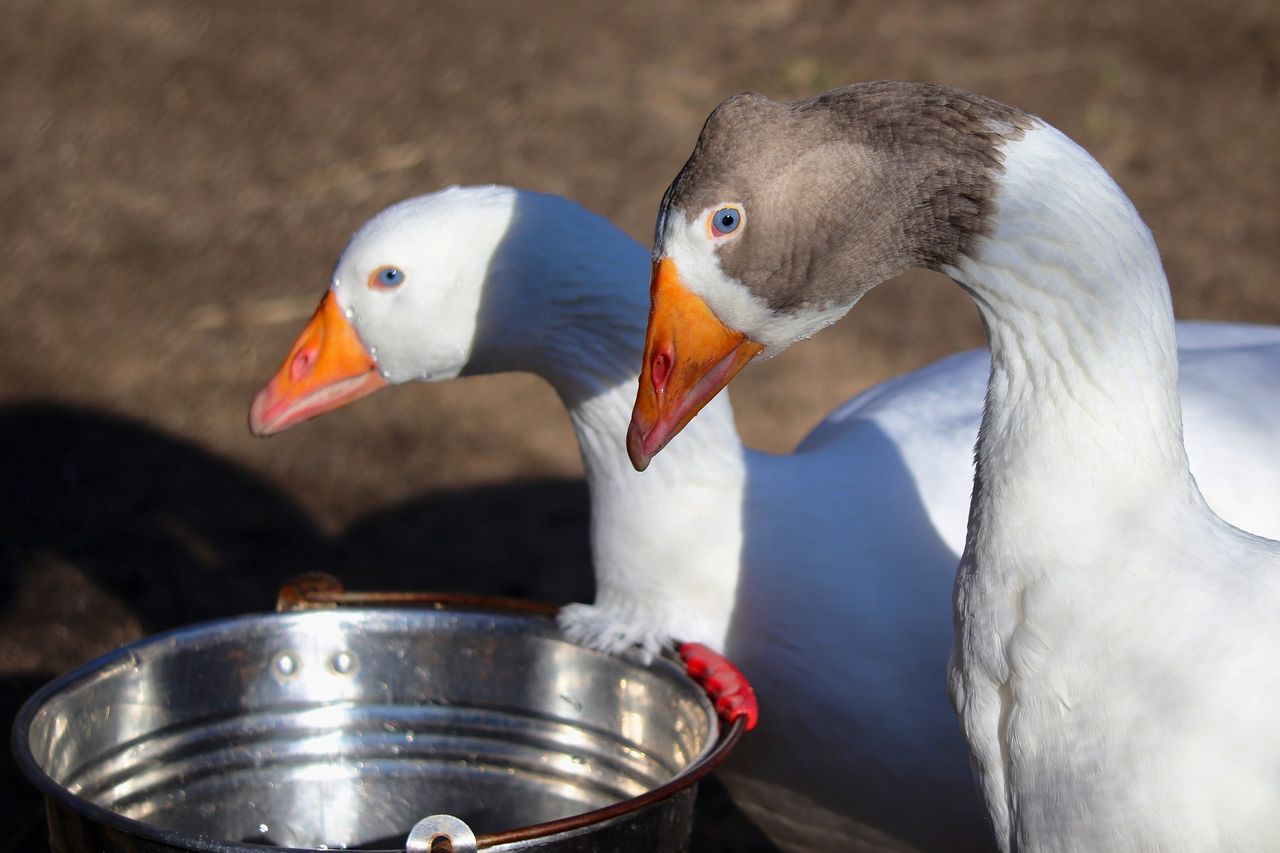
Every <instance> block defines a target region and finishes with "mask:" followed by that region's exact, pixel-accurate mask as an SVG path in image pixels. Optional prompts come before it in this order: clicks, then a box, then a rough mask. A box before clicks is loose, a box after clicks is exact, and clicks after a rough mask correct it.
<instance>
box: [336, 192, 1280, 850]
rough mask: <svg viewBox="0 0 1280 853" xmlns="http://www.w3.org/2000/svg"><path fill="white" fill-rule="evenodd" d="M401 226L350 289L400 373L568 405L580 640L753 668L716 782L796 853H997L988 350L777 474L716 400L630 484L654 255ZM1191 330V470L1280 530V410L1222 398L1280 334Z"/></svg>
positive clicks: (371, 232) (362, 249) (391, 224)
mask: <svg viewBox="0 0 1280 853" xmlns="http://www.w3.org/2000/svg"><path fill="white" fill-rule="evenodd" d="M392 211H399V213H394V212H393V213H386V214H383V215H381V216H380V217H378V218H375V219H374V220H373V221H372V222H371V223H370V224H369V225H368V226H366V227H365V228H364V229H363V230H362V231H361V232H360V234H359V235H357V237H356V238H355V239H354V240H353V242H352V243H351V245H350V246H349V247H348V249H347V251H346V253H345V254H344V255H343V257H342V259H341V261H340V262H339V265H338V270H337V273H336V275H337V277H338V279H339V280H341V281H342V282H343V284H342V286H341V287H340V288H339V294H340V298H341V299H342V300H343V301H344V303H343V304H344V305H348V306H351V307H352V308H353V311H354V322H355V324H356V328H357V330H358V332H359V334H360V336H361V338H362V339H363V340H364V341H365V342H366V344H370V345H373V344H376V346H377V349H378V353H379V359H384V358H385V359H387V361H388V363H394V364H395V365H397V367H396V369H395V370H394V371H393V373H392V376H393V379H397V380H398V379H401V378H411V377H414V376H429V377H432V376H445V375H450V374H451V373H457V372H459V371H462V372H467V373H478V372H494V371H502V370H526V371H532V372H535V373H537V374H538V375H541V376H542V377H544V378H545V379H546V380H547V381H548V382H550V383H551V384H552V385H553V386H554V387H555V388H556V390H557V392H558V393H559V395H560V397H561V398H562V399H563V401H564V403H565V405H566V407H567V408H568V409H569V412H570V416H571V419H572V423H573V427H574V430H575V432H576V434H577V438H578V441H579V444H580V447H581V450H582V455H583V460H584V463H585V467H586V473H587V479H588V483H589V486H590V492H591V512H592V519H591V536H592V549H593V555H594V562H595V566H594V568H595V574H596V579H597V585H598V589H599V594H598V597H597V600H596V602H595V603H594V604H592V605H573V606H570V607H568V608H565V610H564V611H563V615H562V620H561V621H562V625H563V626H564V629H565V630H566V632H567V633H568V634H569V635H570V636H572V637H575V638H576V639H578V640H580V641H582V642H585V643H587V644H588V645H591V646H594V647H596V648H602V649H606V650H610V651H620V650H625V649H628V648H630V647H632V646H636V647H638V648H639V649H640V650H642V651H643V652H652V651H654V650H656V649H658V648H659V647H661V646H662V645H663V644H665V643H667V642H668V641H670V640H671V639H679V640H698V641H701V642H704V643H707V644H708V645H711V646H712V647H714V648H717V649H719V650H722V651H724V652H726V653H727V654H728V656H729V657H730V658H731V659H733V660H734V661H735V662H736V663H738V664H739V665H740V666H741V667H742V669H743V670H744V671H745V672H746V673H747V675H748V676H749V678H750V679H751V681H752V683H753V684H754V686H755V688H756V690H757V692H758V695H759V698H760V703H761V721H760V725H759V727H758V728H757V729H756V730H755V731H753V732H752V733H751V734H750V736H749V737H747V738H746V739H744V741H743V743H742V745H741V747H740V748H739V750H738V752H737V754H736V755H735V756H734V758H733V759H732V760H731V762H730V763H729V764H728V766H726V767H725V768H724V769H723V771H722V775H723V778H724V779H725V782H726V784H727V785H728V787H729V790H730V792H731V793H732V794H733V796H734V798H735V800H736V801H737V802H738V804H739V805H740V806H741V807H742V808H743V809H744V810H745V811H746V813H747V814H748V815H749V816H750V817H751V818H752V819H753V820H755V821H756V822H757V823H759V824H760V826H762V827H763V828H764V829H765V831H766V832H767V833H768V834H769V835H770V837H771V838H772V839H773V840H774V841H775V842H776V843H777V844H778V845H779V846H780V847H781V848H782V849H784V850H787V851H824V853H826V851H837V850H850V849H879V850H956V851H959V850H975V849H986V848H988V847H990V846H991V844H992V841H991V834H990V829H989V826H988V823H987V820H986V817H985V814H984V810H983V808H982V805H981V800H980V798H979V796H978V793H977V791H976V789H975V787H974V785H973V783H972V777H971V772H970V768H969V761H968V755H967V752H966V749H965V745H964V740H963V738H962V737H961V733H960V728H959V726H958V724H957V722H956V719H955V715H954V712H953V711H952V709H951V706H950V703H949V702H948V699H947V695H946V661H947V654H948V649H949V647H950V645H951V642H952V629H951V620H950V610H951V593H952V582H953V577H954V570H955V565H956V560H957V558H958V554H959V550H960V547H961V545H962V543H963V541H964V530H965V522H966V506H967V504H968V497H969V493H970V490H971V486H972V481H973V467H972V464H971V455H972V448H973V444H974V440H975V436H976V435H977V432H978V421H979V414H980V411H981V406H982V396H983V386H984V381H985V379H986V376H987V372H988V359H987V355H986V353H985V351H984V352H972V353H965V354H962V355H958V356H955V357H953V358H951V359H948V360H946V361H943V362H939V363H937V364H935V365H932V366H930V367H928V368H925V369H924V370H922V371H919V372H917V373H915V374H912V375H910V376H906V377H902V378H899V379H897V380H894V381H893V382H890V383H886V384H885V385H882V386H880V387H878V388H876V389H873V390H872V391H870V392H867V393H866V394H863V395H861V396H859V397H858V398H856V399H854V400H852V401H850V402H849V403H847V404H845V405H844V406H843V407H841V408H840V409H839V410H837V411H836V412H834V413H833V414H832V415H831V416H830V417H828V418H827V419H826V420H825V421H824V422H823V423H822V424H820V425H819V426H818V427H817V428H816V429H815V430H814V431H813V432H812V433H811V434H810V436H809V437H808V438H807V439H805V441H804V442H803V443H802V444H801V446H800V447H799V449H798V450H797V451H796V452H795V453H794V454H790V455H785V456H773V455H768V454H763V453H757V452H755V451H752V450H749V449H746V448H744V447H743V446H742V443H741V441H740V440H739V437H738V434H737V431H736V429H735V427H734V424H733V418H732V412H731V410H730V407H729V402H728V398H727V395H725V394H721V395H720V396H719V397H718V398H716V399H715V400H713V401H712V402H711V403H710V404H709V405H708V406H707V408H706V409H704V410H703V412H702V413H701V414H700V415H699V416H698V417H697V418H695V419H694V420H693V421H692V422H691V423H690V424H689V426H688V427H687V428H686V429H685V430H684V432H683V433H681V434H680V435H679V436H678V437H677V438H676V439H675V440H674V441H672V443H671V444H670V446H669V447H667V448H666V450H664V451H663V453H662V454H660V455H659V456H658V457H656V458H655V459H654V461H653V465H652V466H651V467H650V469H649V470H648V471H647V472H646V473H644V474H637V473H635V472H634V470H632V468H631V465H630V463H629V461H628V459H627V455H626V451H625V448H624V445H623V436H624V433H625V430H626V425H627V422H628V419H629V416H630V409H631V404H632V401H633V399H634V396H635V387H636V385H635V383H636V379H635V375H636V369H637V366H638V365H639V363H640V357H641V352H642V348H643V343H644V323H645V318H646V316H647V308H648V276H649V258H648V254H647V252H646V251H645V250H644V249H643V248H642V247H641V246H639V245H637V244H636V243H634V242H633V241H632V240H630V239H629V238H627V237H626V236H625V235H624V234H622V233H621V232H620V231H618V230H617V229H616V228H614V227H613V226H612V225H610V224H609V223H608V222H607V221H605V220H603V219H601V218H599V217H597V216H594V215H593V214H590V213H588V212H587V211H585V210H583V209H582V208H580V207H578V206H577V205H575V204H573V203H571V202H568V201H565V200H564V199H560V198H556V197H552V196H545V195H539V194H535V193H527V192H519V191H515V190H510V189H505V188H472V189H454V190H449V191H445V192H442V193H437V194H435V195H433V196H429V197H427V198H426V199H423V200H419V201H415V202H409V203H407V205H405V206H401V207H398V208H393V209H392ZM406 213H407V214H409V215H402V214H406ZM384 216H385V217H388V218H387V220H386V223H387V225H388V227H387V228H386V229H384V228H383V218H382V217H384ZM384 264H396V265H398V266H400V267H401V268H402V269H403V270H404V271H405V274H406V280H405V283H404V284H403V285H402V286H401V288H400V289H399V291H398V292H397V294H396V295H395V297H394V299H395V300H396V301H395V309H394V313H393V312H392V311H391V309H384V308H382V307H378V306H377V305H376V303H377V301H378V300H381V299H383V297H384V296H386V295H387V294H385V293H382V292H378V291H371V290H365V291H357V290H353V289H348V287H347V284H346V282H348V281H354V282H363V281H365V280H367V278H368V276H369V274H370V273H371V272H372V271H373V270H375V269H377V268H378V267H379V266H382V265H384ZM454 301H456V302H457V305H456V306H455V305H451V304H448V303H451V302H454ZM392 318H394V319H392ZM384 323H386V324H388V326H387V328H386V329H384V328H382V325H383V324H384ZM393 330H394V331H393ZM1181 331H1182V332H1185V336H1184V339H1183V341H1182V343H1183V346H1184V348H1186V349H1184V356H1183V357H1184V365H1185V371H1184V378H1185V381H1186V383H1187V384H1186V385H1185V387H1184V393H1185V395H1186V399H1187V403H1188V414H1187V424H1188V434H1189V440H1190V441H1191V443H1192V453H1193V455H1192V458H1193V460H1196V459H1198V458H1200V456H1201V455H1203V456H1204V458H1206V459H1208V458H1210V457H1212V460H1213V464H1212V470H1209V469H1205V470H1201V469H1200V468H1197V472H1198V473H1199V474H1200V475H1201V476H1202V479H1203V482H1204V485H1205V490H1206V493H1207V494H1208V495H1209V497H1210V500H1211V501H1213V502H1214V503H1215V506H1217V507H1218V508H1219V510H1220V511H1222V512H1224V513H1226V514H1227V516H1228V517H1229V518H1237V519H1240V520H1242V523H1244V521H1245V520H1246V519H1247V521H1248V523H1249V524H1258V527H1257V529H1258V530H1259V531H1266V532H1269V533H1272V534H1275V533H1277V532H1280V512H1278V511H1277V510H1280V465H1276V464H1272V463H1270V462H1269V460H1266V455H1267V452H1268V450H1269V449H1270V448H1274V447H1275V446H1276V442H1277V440H1278V439H1280V404H1277V403H1276V401H1275V400H1268V399H1265V398H1261V399H1260V398H1256V397H1252V396H1249V395H1233V394H1232V393H1231V392H1230V390H1229V389H1227V388H1225V387H1224V385H1223V382H1222V375H1223V372H1224V371H1227V372H1228V375H1230V376H1232V377H1239V376H1242V375H1249V374H1250V372H1251V371H1252V372H1268V371H1269V372H1270V373H1271V374H1272V375H1274V374H1275V373H1276V372H1277V368H1280V329H1266V328H1260V327H1258V328H1249V327H1229V326H1220V325H1213V324H1206V325H1196V326H1190V327H1187V328H1185V329H1183V330H1181ZM392 347H395V348H396V349H395V351H394V352H392V351H391V349H390V348H392ZM454 353H462V354H463V362H464V363H463V364H461V365H459V364H457V362H456V360H455V358H456V357H455V356H454V355H453V354H454ZM1260 460H1266V461H1265V462H1263V463H1262V464H1260Z"/></svg>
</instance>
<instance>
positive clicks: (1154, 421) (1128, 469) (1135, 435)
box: [948, 123, 1198, 562]
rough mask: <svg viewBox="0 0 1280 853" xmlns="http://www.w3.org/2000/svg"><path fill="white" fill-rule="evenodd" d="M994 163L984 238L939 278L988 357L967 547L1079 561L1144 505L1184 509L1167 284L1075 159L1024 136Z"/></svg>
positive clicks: (1123, 212)
mask: <svg viewBox="0 0 1280 853" xmlns="http://www.w3.org/2000/svg"><path fill="white" fill-rule="evenodd" d="M1003 154H1004V174H1003V176H1002V178H1001V180H1000V189H999V192H998V195H997V197H996V205H997V214H996V218H995V227H994V229H993V231H992V232H991V233H990V234H989V235H988V236H986V237H984V238H980V240H979V241H978V244H977V246H976V247H975V250H974V251H973V252H972V253H971V254H972V257H971V258H966V259H964V260H962V261H961V262H960V263H959V264H958V265H957V267H956V268H954V269H951V270H948V272H949V273H950V274H951V275H952V277H953V278H955V279H956V280H957V281H958V282H959V283H960V284H961V285H962V286H964V287H965V288H966V289H967V290H968V291H969V292H970V294H971V295H972V297H973V299H974V301H975V302H976V303H977V306H978V309H979V311H980V313H981V315H982V318H983V320H984V322H985V324H986V327H987V332H988V335H989V337H990V342H991V354H992V363H991V377H990V380H989V383H988V387H987V401H986V408H985V411H984V413H983V420H982V430H981V433H980V436H979V441H978V450H977V476H976V481H975V486H974V499H973V505H972V510H971V519H970V531H969V539H970V546H971V547H972V546H973V544H974V541H975V539H978V540H981V539H983V538H984V537H985V538H988V539H989V538H992V537H998V538H999V539H1000V546H1001V549H1002V552H1003V553H1006V554H1008V553H1009V549H1011V548H1014V549H1016V548H1019V547H1022V548H1024V549H1026V550H1028V551H1037V552H1038V554H1037V556H1039V557H1047V556H1049V554H1048V553H1046V550H1047V551H1050V552H1052V551H1054V550H1066V549H1075V550H1076V552H1077V553H1081V554H1083V553H1085V552H1087V550H1088V543H1089V542H1090V541H1091V540H1090V538H1089V535H1090V534H1091V533H1096V532H1098V531H1097V530H1096V529H1095V525H1100V524H1107V523H1113V522H1114V520H1115V519H1117V518H1123V517H1124V515H1125V513H1126V511H1127V509H1130V508H1134V507H1140V506H1143V505H1144V504H1146V503H1148V502H1149V501H1150V500H1151V498H1152V496H1153V495H1160V496H1168V495H1169V494H1170V493H1175V494H1180V495H1182V496H1183V497H1189V496H1191V495H1195V496H1196V497H1197V498H1198V493H1196V492H1195V487H1194V483H1193V481H1192V480H1191V478H1190V474H1189V473H1188V468H1187V458H1186V451H1185V449H1184V447H1183V442H1182V418H1181V410H1180V407H1179V403H1178V391H1177V386H1178V360H1177V348H1176V343H1175V340H1174V326H1173V312H1172V307H1171V304H1170V299H1169V289H1168V284H1167V282H1166V280H1165V276H1164V271H1163V269H1162V267H1161V264H1160V258H1159V255H1158V253H1157V251H1156V247H1155V243H1154V241H1153V240H1152V238H1151V234H1150V231H1149V230H1148V229H1147V227H1146V226H1145V225H1144V224H1143V222H1142V220H1141V218H1140V217H1139V216H1138V214H1137V211H1136V210H1134V208H1133V205H1132V204H1131V203H1130V202H1129V200H1128V198H1126V197H1125V195H1124V193H1122V192H1121V191H1120V189H1119V187H1117V186H1116V184H1115V183H1114V182H1113V181H1112V180H1111V178H1110V177H1109V176H1108V175H1107V174H1106V172H1105V171H1104V170H1103V169H1102V167H1101V166H1099V165H1098V164H1097V163H1096V162H1095V161H1094V160H1093V159H1092V158H1091V157H1090V156H1089V155H1088V154H1086V153H1085V152H1084V151H1083V150H1082V149H1081V148H1080V147H1079V146H1077V145H1076V144H1075V143H1073V142H1071V140H1069V139H1068V138H1067V137H1066V136H1064V135H1063V134H1061V133H1060V132H1058V131H1057V130H1055V129H1054V128H1052V127H1050V126H1048V125H1044V124H1042V123H1037V126H1036V127H1034V128H1033V129H1031V130H1029V131H1028V132H1027V133H1026V134H1025V136H1024V137H1023V138H1022V139H1020V140H1018V141H1015V142H1010V143H1007V144H1006V145H1005V147H1004V149H1003ZM1000 518H1004V519H1015V518H1016V519H1017V520H1018V524H1019V526H1020V528H1021V529H1020V530H1013V529H1009V527H1010V526H1009V525H1005V526H1004V527H1002V526H1001V525H1000V524H999V523H998V522H997V520H998V519H1000ZM1040 523H1043V529H1041V530H1035V529H1033V528H1035V527H1037V526H1038V525H1039V524H1040ZM1027 525H1030V527H1028V526H1027ZM1042 534H1043V535H1042ZM1092 541H1103V540H1101V539H1098V540H1092ZM1017 543H1021V545H1019V544H1017ZM1061 556H1062V555H1061V554H1056V555H1055V558H1060V557H1061ZM1032 562H1037V561H1036V560H1033V561H1032ZM1046 562H1052V561H1046Z"/></svg>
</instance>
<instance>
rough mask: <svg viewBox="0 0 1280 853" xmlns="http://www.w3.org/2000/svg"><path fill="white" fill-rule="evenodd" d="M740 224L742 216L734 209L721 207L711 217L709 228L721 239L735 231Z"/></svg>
mask: <svg viewBox="0 0 1280 853" xmlns="http://www.w3.org/2000/svg"><path fill="white" fill-rule="evenodd" d="M741 222H742V214H741V213H740V212H739V211H738V209H737V208H736V207H722V208H720V209H719V210H717V211H716V212H715V213H714V214H713V215H712V217H711V228H712V229H713V230H714V231H715V232H716V234H718V235H720V236H722V237H723V236H724V235H726V234H732V233H733V232H734V231H737V230H738V225H739V223H741Z"/></svg>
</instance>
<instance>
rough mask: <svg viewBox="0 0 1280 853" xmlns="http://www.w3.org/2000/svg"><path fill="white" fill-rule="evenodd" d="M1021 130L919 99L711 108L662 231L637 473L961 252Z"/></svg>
mask: <svg viewBox="0 0 1280 853" xmlns="http://www.w3.org/2000/svg"><path fill="white" fill-rule="evenodd" d="M1025 119H1026V117H1025V116H1024V115H1023V114H1022V113H1019V112H1018V111H1016V110H1014V109H1012V108H1009V107H1005V106H1004V105H1002V104H998V103H996V102H994V101H990V100H987V99H986V98H982V97H980V96H977V95H972V94H969V93H967V92H960V91H958V90H954V89H947V88H944V87H940V86H930V85H925V84H915V83H869V84H862V85H856V86H848V87H845V88H842V89H836V90H834V91H832V92H828V93H826V94H824V95H820V96H818V97H815V98H810V99H807V100H803V101H797V102H795V103H790V104H784V103H778V102H776V101H772V100H770V99H769V98H766V97H764V96H762V95H756V94H744V95H737V96H734V97H732V98H729V99H728V100H727V101H725V102H724V103H722V104H721V105H720V106H719V107H717V108H716V109H715V111H714V112H712V114H711V116H710V117H709V118H708V119H707V121H706V124H705V125H704V126H703V129H702V133H701V134H700V136H699V138H698V142H697V145H696V146H695V148H694V151H693V154H692V156H691V157H690V158H689V161H688V162H687V163H686V164H685V166H684V168H683V169H682V170H681V171H680V173H679V174H678V175H677V176H676V178H675V180H674V181H673V182H672V184H671V186H670V188H668V190H667V192H666V195H665V196H664V197H663V201H662V206H661V209H660V211H659V215H658V222H657V228H656V233H655V236H654V251H653V273H652V281H651V288H650V292H651V300H652V303H651V310H650V316H649V327H648V332H647V336H646V342H645V353H644V360H643V362H642V367H641V376H640V388H639V392H638V394H637V397H636V404H635V408H634V411H633V415H632V421H631V425H630V428H629V429H628V433H627V449H628V453H629V455H630V457H631V461H632V464H633V465H635V467H636V468H637V469H639V470H643V469H644V468H645V467H646V466H647V465H648V463H649V460H650V459H652V457H653V456H654V454H656V453H657V452H658V451H660V450H661V449H662V448H663V447H664V446H665V445H666V443H667V442H668V441H670V439H671V438H672V437H673V436H675V435H676V434H677V433H678V432H679V431H680V430H681V429H682V428H683V427H684V426H685V425H686V424H687V423H688V422H689V421H690V420H691V419H692V418H693V417H694V415H696V414H697V412H698V411H699V410H700V409H701V408H702V406H704V405H705V404H706V403H707V402H708V401H709V400H711V399H712V398H713V397H714V396H715V395H716V394H717V393H719V391H720V390H721V389H722V388H724V386H725V385H727V384H728V383H729V381H730V380H731V379H733V377H734V376H735V375H736V374H737V373H738V371H740V370H741V369H742V368H743V367H744V366H745V365H746V364H747V363H748V362H750V361H751V360H752V359H753V358H755V357H756V356H759V355H763V356H765V357H768V356H772V355H775V354H777V353H779V352H781V351H782V350H784V349H786V348H787V347H788V346H790V345H791V344H792V343H794V342H796V341H798V340H801V339H803V338H807V337H810V336H812V335H813V334H815V333H816V332H818V331H819V330H821V329H822V328H823V327H825V326H827V325H829V324H831V323H834V322H835V321H836V320H838V319H839V318H840V317H842V316H843V315H844V314H845V313H846V312H848V310H849V309H850V308H852V307H853V305H854V304H855V303H856V302H857V301H858V300H859V299H860V298H861V297H862V295H863V294H865V293H866V292H867V291H868V290H870V289H871V288H873V287H875V286H876V285H878V284H880V283H881V282H883V281H885V280H887V279H889V278H892V277H893V276H895V275H897V274H899V273H901V272H903V271H905V270H907V269H909V268H912V267H926V268H930V269H935V270H937V269H943V268H945V267H947V266H948V265H950V264H953V263H954V262H955V260H956V259H957V258H958V257H959V256H961V255H962V254H964V253H965V252H967V251H968V250H969V248H970V246H971V244H972V242H973V239H974V238H975V237H976V236H978V235H980V234H982V233H983V232H984V230H985V227H986V223H987V220H988V218H989V215H990V212H991V207H992V203H991V202H992V198H993V196H994V190H995V187H994V178H995V172H996V170H998V168H999V152H998V146H999V143H1000V142H1002V141H1003V140H1004V139H1006V138H1008V137H1010V136H1012V135H1014V134H1017V133H1019V132H1020V128H1021V127H1022V126H1023V125H1024V123H1025Z"/></svg>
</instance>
